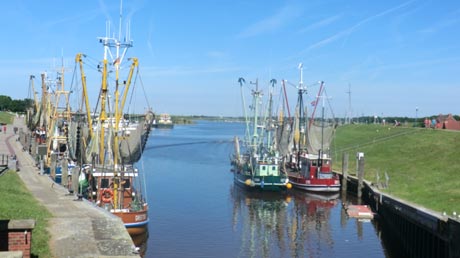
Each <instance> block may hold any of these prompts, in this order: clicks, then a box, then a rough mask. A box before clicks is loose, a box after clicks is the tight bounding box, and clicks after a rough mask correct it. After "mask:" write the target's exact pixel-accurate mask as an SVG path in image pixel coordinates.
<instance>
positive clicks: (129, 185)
mask: <svg viewBox="0 0 460 258" xmlns="http://www.w3.org/2000/svg"><path fill="white" fill-rule="evenodd" d="M123 187H124V188H130V187H131V181H129V179H126V180H125V181H123Z"/></svg>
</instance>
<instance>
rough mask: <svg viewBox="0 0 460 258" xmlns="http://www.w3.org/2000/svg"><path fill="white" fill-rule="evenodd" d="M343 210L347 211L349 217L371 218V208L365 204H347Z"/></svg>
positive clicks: (372, 214) (372, 215)
mask: <svg viewBox="0 0 460 258" xmlns="http://www.w3.org/2000/svg"><path fill="white" fill-rule="evenodd" d="M345 210H346V211H347V215H348V217H350V218H357V219H373V218H374V213H373V212H372V210H371V208H370V207H369V206H367V205H348V206H345Z"/></svg>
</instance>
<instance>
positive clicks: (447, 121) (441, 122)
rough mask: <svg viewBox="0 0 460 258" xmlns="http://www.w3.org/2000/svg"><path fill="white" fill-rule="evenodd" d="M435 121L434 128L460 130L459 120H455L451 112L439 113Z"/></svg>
mask: <svg viewBox="0 0 460 258" xmlns="http://www.w3.org/2000/svg"><path fill="white" fill-rule="evenodd" d="M436 121H437V124H436V129H447V130H460V121H457V120H455V118H454V117H453V116H452V114H448V115H441V114H440V115H439V116H438V118H437V119H436Z"/></svg>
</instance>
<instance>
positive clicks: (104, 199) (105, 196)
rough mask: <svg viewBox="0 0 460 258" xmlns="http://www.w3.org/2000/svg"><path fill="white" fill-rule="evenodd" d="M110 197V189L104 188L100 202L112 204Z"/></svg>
mask: <svg viewBox="0 0 460 258" xmlns="http://www.w3.org/2000/svg"><path fill="white" fill-rule="evenodd" d="M112 197H113V191H112V189H109V188H106V189H104V190H103V191H102V197H101V199H102V202H103V203H111V202H112Z"/></svg>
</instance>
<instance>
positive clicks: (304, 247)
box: [139, 121, 396, 258]
mask: <svg viewBox="0 0 460 258" xmlns="http://www.w3.org/2000/svg"><path fill="white" fill-rule="evenodd" d="M243 132H244V125H243V124H241V123H224V122H207V121H199V122H197V124H194V125H183V126H182V125H176V126H175V127H174V129H172V130H167V129H166V130H154V131H152V133H151V135H150V139H149V142H148V145H147V147H146V150H145V153H144V157H143V162H142V163H140V164H139V167H140V168H141V169H143V170H144V171H145V178H146V188H147V196H148V201H149V205H150V210H149V218H150V223H149V235H148V236H143V237H142V238H143V240H144V241H145V245H144V246H143V247H142V252H143V254H144V257H312V258H316V257H375V258H379V257H386V258H389V257H396V256H390V254H389V252H388V251H387V250H386V247H385V244H384V241H382V240H381V237H380V236H381V233H380V230H379V225H378V221H371V222H369V221H358V220H357V219H352V218H348V217H347V216H346V214H345V212H344V210H343V208H342V203H343V202H351V203H356V199H353V198H352V197H350V196H347V197H346V196H339V195H335V196H321V195H320V196H315V195H312V194H308V193H306V192H303V191H296V190H291V191H289V192H288V193H275V194H270V193H251V192H247V191H245V190H243V189H241V188H239V187H237V186H235V185H234V183H233V175H232V173H231V172H230V155H231V153H232V152H233V143H232V139H233V137H234V136H235V135H241V134H242V133H243Z"/></svg>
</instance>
